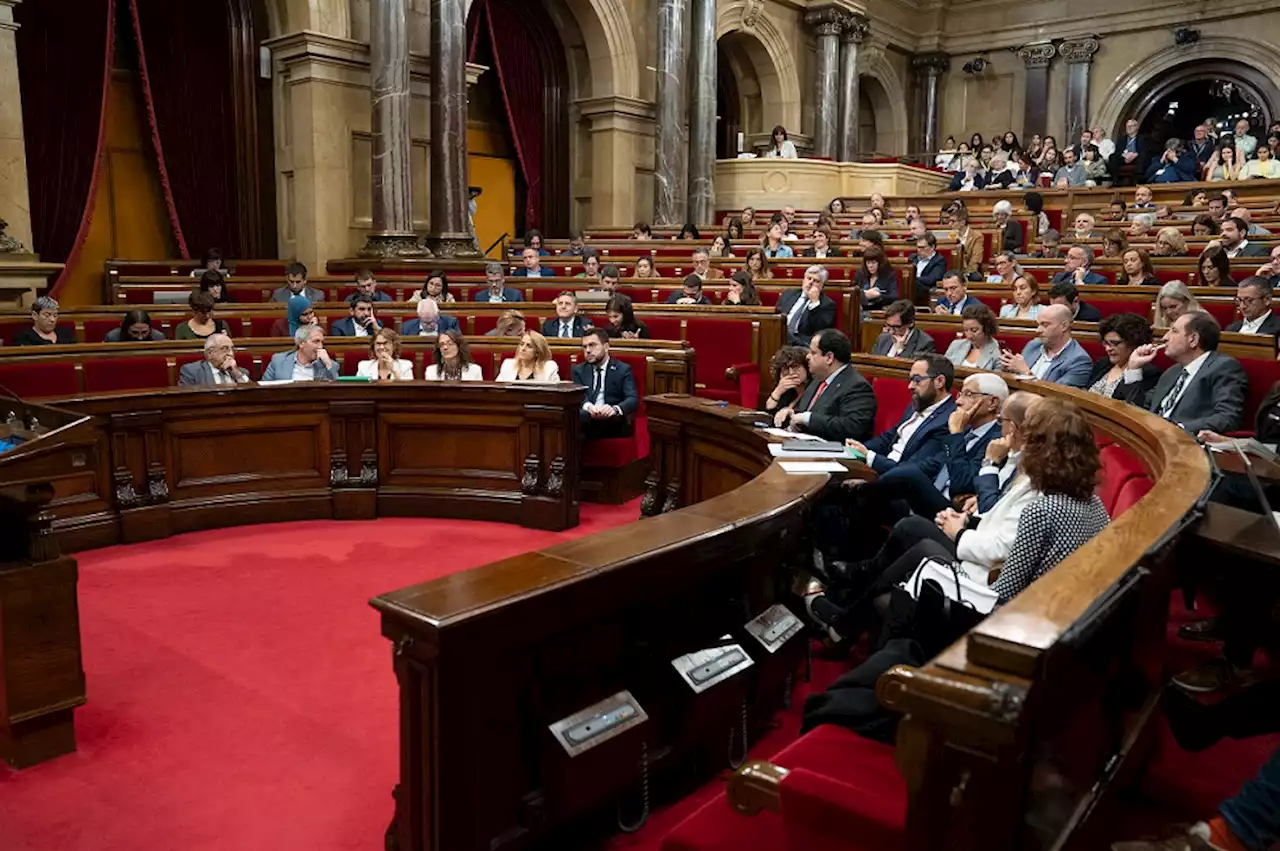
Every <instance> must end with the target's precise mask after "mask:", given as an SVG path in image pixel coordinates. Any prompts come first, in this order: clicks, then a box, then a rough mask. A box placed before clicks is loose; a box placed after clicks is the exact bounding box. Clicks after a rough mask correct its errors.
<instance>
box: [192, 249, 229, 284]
mask: <svg viewBox="0 0 1280 851" xmlns="http://www.w3.org/2000/svg"><path fill="white" fill-rule="evenodd" d="M205 272H216V273H217V274H218V275H219V276H221V277H223V278H230V277H231V270H230V269H227V268H226V267H225V266H223V265H222V251H221V250H219V249H217V248H209V249H206V250H205V252H204V254H203V255H202V256H201V257H200V265H199V266H197V267H196V268H194V269H192V270H191V277H193V278H200V277H203V276H204V273H205Z"/></svg>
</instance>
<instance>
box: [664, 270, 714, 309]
mask: <svg viewBox="0 0 1280 851" xmlns="http://www.w3.org/2000/svg"><path fill="white" fill-rule="evenodd" d="M667 304H711V299H709V298H707V294H706V293H704V292H703V291H702V278H700V277H699V276H697V275H689V276H687V277H686V278H685V279H684V286H683V287H681V289H679V290H677V291H675V292H673V293H671V295H669V296H667Z"/></svg>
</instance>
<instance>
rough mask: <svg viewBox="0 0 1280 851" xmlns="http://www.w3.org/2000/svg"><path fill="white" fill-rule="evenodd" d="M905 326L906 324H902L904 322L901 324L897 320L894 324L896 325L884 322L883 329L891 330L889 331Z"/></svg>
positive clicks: (898, 329)
mask: <svg viewBox="0 0 1280 851" xmlns="http://www.w3.org/2000/svg"><path fill="white" fill-rule="evenodd" d="M906 327H907V326H906V325H904V324H902V323H901V322H899V323H898V324H896V325H891V324H889V323H888V322H886V323H884V330H886V331H891V332H892V331H901V330H902V329H903V328H906Z"/></svg>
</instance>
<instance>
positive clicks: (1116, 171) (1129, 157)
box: [1108, 118, 1195, 186]
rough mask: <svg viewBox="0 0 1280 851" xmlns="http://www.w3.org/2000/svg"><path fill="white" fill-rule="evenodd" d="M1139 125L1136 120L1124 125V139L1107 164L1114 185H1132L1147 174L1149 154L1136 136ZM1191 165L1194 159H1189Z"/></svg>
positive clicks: (1128, 121)
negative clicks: (1114, 181)
mask: <svg viewBox="0 0 1280 851" xmlns="http://www.w3.org/2000/svg"><path fill="white" fill-rule="evenodd" d="M1138 130H1139V125H1138V120H1137V119H1136V118H1130V119H1129V120H1127V121H1126V122H1125V123H1124V138H1122V139H1119V140H1118V141H1117V142H1116V152H1115V153H1114V154H1112V155H1111V161H1110V163H1108V165H1109V166H1110V171H1111V175H1112V177H1114V178H1116V185H1117V186H1120V185H1132V184H1133V182H1134V180H1135V179H1137V178H1141V177H1142V176H1143V175H1145V174H1146V173H1147V160H1148V159H1149V158H1150V152H1149V151H1148V149H1147V143H1146V142H1145V141H1144V140H1143V139H1142V137H1140V136H1139V135H1138ZM1191 162H1192V165H1194V163H1195V157H1194V156H1193V157H1192V158H1191Z"/></svg>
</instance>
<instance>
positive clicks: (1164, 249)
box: [1151, 227, 1187, 257]
mask: <svg viewBox="0 0 1280 851" xmlns="http://www.w3.org/2000/svg"><path fill="white" fill-rule="evenodd" d="M1151 253H1152V254H1154V255H1155V256H1157V257H1181V256H1182V255H1184V254H1186V253H1187V238H1186V237H1185V236H1183V235H1182V231H1180V230H1178V229H1177V228H1175V227H1163V228H1160V230H1158V231H1156V241H1155V244H1154V245H1152V246H1151Z"/></svg>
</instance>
